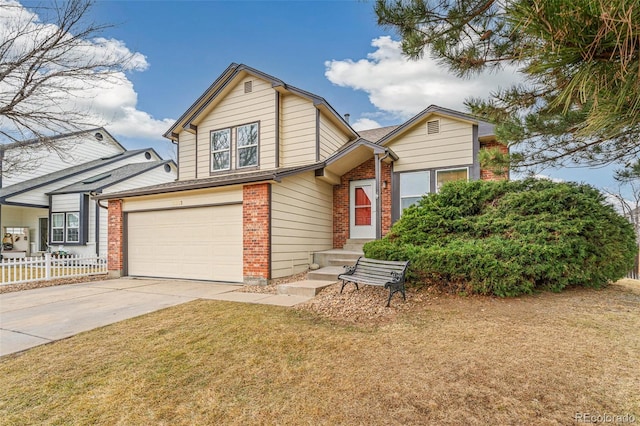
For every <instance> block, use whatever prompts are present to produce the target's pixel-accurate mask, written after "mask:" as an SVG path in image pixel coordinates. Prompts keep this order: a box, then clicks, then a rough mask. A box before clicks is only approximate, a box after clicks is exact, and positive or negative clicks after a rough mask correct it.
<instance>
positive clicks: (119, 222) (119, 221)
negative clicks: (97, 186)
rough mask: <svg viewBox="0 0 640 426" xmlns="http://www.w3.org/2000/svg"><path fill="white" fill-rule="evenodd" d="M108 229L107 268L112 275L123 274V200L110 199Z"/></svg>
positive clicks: (117, 276)
mask: <svg viewBox="0 0 640 426" xmlns="http://www.w3.org/2000/svg"><path fill="white" fill-rule="evenodd" d="M107 226H108V231H107V241H108V245H107V269H108V271H109V276H110V277H116V278H119V277H121V276H122V272H123V271H122V270H123V266H124V253H123V250H124V247H123V242H124V241H123V236H124V233H123V231H124V215H123V213H122V200H109V213H108V222H107Z"/></svg>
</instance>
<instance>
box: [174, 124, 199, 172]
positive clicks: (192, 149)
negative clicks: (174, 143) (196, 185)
mask: <svg viewBox="0 0 640 426" xmlns="http://www.w3.org/2000/svg"><path fill="white" fill-rule="evenodd" d="M178 162H179V164H178V167H179V168H180V176H179V177H180V180H189V179H195V178H196V135H194V134H192V133H189V132H182V133H180V140H179V142H178Z"/></svg>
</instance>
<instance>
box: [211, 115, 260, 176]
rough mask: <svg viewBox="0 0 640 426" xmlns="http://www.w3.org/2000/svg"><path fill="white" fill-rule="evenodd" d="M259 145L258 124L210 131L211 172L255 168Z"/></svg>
mask: <svg viewBox="0 0 640 426" xmlns="http://www.w3.org/2000/svg"><path fill="white" fill-rule="evenodd" d="M259 145H260V124H259V123H250V124H243V125H242V126H237V127H230V128H227V129H220V130H214V131H212V132H211V172H220V171H226V170H232V169H234V168H235V169H246V168H250V167H257V166H258V165H259V152H260V150H259Z"/></svg>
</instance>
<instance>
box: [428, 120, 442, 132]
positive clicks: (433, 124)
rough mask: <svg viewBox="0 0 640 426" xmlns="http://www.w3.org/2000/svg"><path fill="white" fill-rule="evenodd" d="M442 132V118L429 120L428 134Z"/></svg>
mask: <svg viewBox="0 0 640 426" xmlns="http://www.w3.org/2000/svg"><path fill="white" fill-rule="evenodd" d="M436 133H440V120H432V121H427V134H428V135H434V134H436Z"/></svg>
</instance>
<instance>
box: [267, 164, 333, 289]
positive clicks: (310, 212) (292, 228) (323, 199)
mask: <svg viewBox="0 0 640 426" xmlns="http://www.w3.org/2000/svg"><path fill="white" fill-rule="evenodd" d="M271 191H272V192H271V198H272V207H271V227H272V229H271V234H272V236H271V244H272V246H271V247H272V248H271V250H272V251H271V256H272V258H271V268H272V269H271V275H272V278H279V277H284V276H288V275H291V274H295V273H298V272H303V271H305V270H307V268H308V267H309V263H310V262H311V256H312V254H313V252H316V251H321V250H329V249H331V248H332V247H333V209H332V206H333V187H332V186H331V185H329V184H327V183H324V182H321V181H319V180H317V179H316V178H315V175H314V173H313V172H309V173H304V174H300V175H296V176H292V177H289V178H286V179H283V181H282V182H281V183H279V184H274V185H272V189H271Z"/></svg>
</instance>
